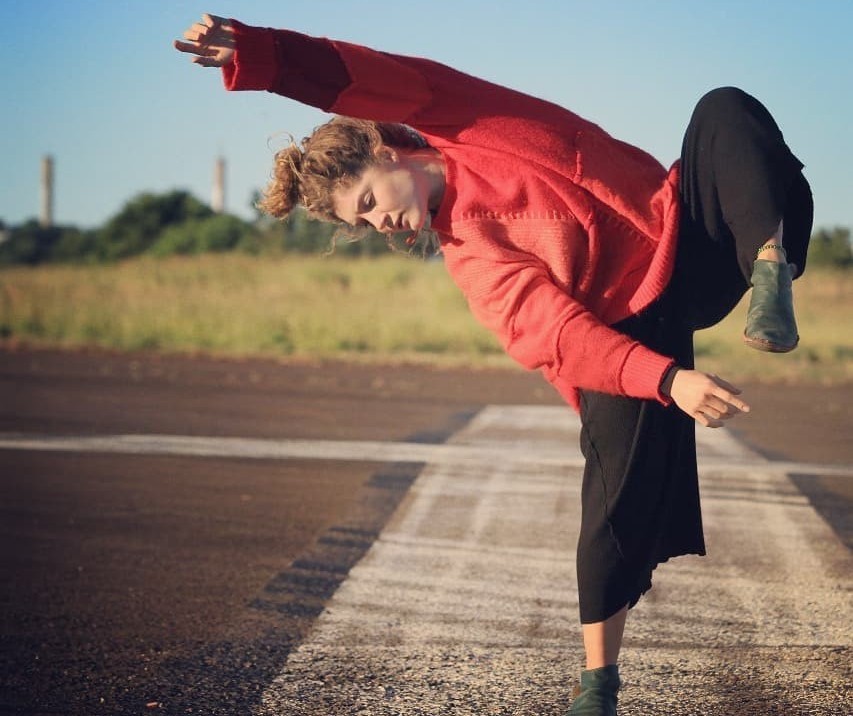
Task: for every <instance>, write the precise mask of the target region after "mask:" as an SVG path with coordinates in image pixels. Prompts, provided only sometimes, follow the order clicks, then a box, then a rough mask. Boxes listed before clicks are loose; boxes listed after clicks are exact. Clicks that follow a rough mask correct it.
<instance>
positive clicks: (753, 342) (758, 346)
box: [743, 334, 800, 353]
mask: <svg viewBox="0 0 853 716" xmlns="http://www.w3.org/2000/svg"><path fill="white" fill-rule="evenodd" d="M743 342H744V343H746V345H748V346H749V347H750V348H755V350H758V351H764V352H765V353H790V352H791V351H792V350H794V348H796V347H797V346H798V345H800V341H799V339H797V342H796V343H794V345H792V346H783V345H780V344H779V343H773V342H772V341H765V340H763V339H761V338H750V337H749V336H747V335H746V334H744V336H743Z"/></svg>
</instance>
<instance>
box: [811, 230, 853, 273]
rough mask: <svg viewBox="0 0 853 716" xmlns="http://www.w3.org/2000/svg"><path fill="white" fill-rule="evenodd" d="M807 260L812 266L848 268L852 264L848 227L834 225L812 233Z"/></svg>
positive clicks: (852, 251)
mask: <svg viewBox="0 0 853 716" xmlns="http://www.w3.org/2000/svg"><path fill="white" fill-rule="evenodd" d="M808 261H809V264H811V265H813V266H835V267H837V268H849V267H850V266H851V264H853V249H851V245H850V229H848V228H845V227H841V226H836V227H835V228H832V229H820V230H818V231H817V232H816V233H814V234H812V238H811V243H810V244H809V256H808Z"/></svg>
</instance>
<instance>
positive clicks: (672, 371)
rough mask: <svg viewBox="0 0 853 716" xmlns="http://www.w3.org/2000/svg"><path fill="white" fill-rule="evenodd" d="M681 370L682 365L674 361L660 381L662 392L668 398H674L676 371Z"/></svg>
mask: <svg viewBox="0 0 853 716" xmlns="http://www.w3.org/2000/svg"><path fill="white" fill-rule="evenodd" d="M680 370H682V368H681V366H679V365H676V364H674V363H673V364H672V365H671V366H670V367H669V369H668V370H667V371H666V373H664V374H663V378H662V379H661V382H660V392H661V394H662V395H665V396H666V397H667V398H672V384H673V382H674V381H675V375H676V373H678V371H680Z"/></svg>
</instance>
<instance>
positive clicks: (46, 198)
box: [39, 154, 53, 229]
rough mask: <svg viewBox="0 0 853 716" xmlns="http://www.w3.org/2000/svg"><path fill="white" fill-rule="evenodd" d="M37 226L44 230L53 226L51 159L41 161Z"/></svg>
mask: <svg viewBox="0 0 853 716" xmlns="http://www.w3.org/2000/svg"><path fill="white" fill-rule="evenodd" d="M39 224H41V226H42V227H43V228H45V229H48V228H50V227H51V226H53V157H52V156H51V155H49V154H48V155H46V156H44V157H42V160H41V214H40V216H39Z"/></svg>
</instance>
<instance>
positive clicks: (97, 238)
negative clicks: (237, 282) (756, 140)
mask: <svg viewBox="0 0 853 716" xmlns="http://www.w3.org/2000/svg"><path fill="white" fill-rule="evenodd" d="M336 232H338V229H337V228H336V227H334V226H333V225H331V224H328V223H325V222H319V221H315V220H313V219H311V218H309V217H308V216H307V214H306V213H305V212H304V211H302V210H301V209H296V210H295V211H294V212H292V213H291V215H290V216H289V217H288V218H287V219H286V220H285V221H275V220H272V219H270V218H269V217H264V216H262V215H260V214H258V215H257V216H256V217H255V219H254V220H253V221H246V220H244V219H241V218H239V217H237V216H235V215H233V214H217V213H215V212H214V211H213V210H212V209H211V208H210V207H209V206H208V205H206V204H204V203H203V202H201V201H199V200H198V199H196V198H195V197H194V196H192V195H191V194H190V193H189V192H186V191H180V190H176V191H171V192H166V193H162V194H153V193H143V194H139V195H138V196H136V197H134V198H132V199H131V200H130V201H128V202H127V203H126V204H125V205H124V206H123V207H122V209H121V210H120V211H119V212H118V213H117V214H116V215H115V216H113V217H112V218H110V219H108V220H107V222H106V223H105V224H104V225H103V226H100V227H98V228H95V229H79V228H77V227H74V226H51V227H43V226H40V224H39V222H38V221H37V220H35V219H31V220H29V221H27V222H24V223H23V224H20V225H17V226H5V225H4V224H3V223H2V222H0V236H2V238H3V240H2V242H0V265H14V264H23V265H36V264H41V263H100V262H110V261H118V260H121V259H126V258H130V257H133V256H140V255H150V256H171V255H177V254H184V255H191V254H201V253H208V252H223V251H242V252H245V253H249V254H273V253H287V252H293V253H325V252H329V251H331V250H334V252H335V253H336V254H338V255H344V256H371V255H375V254H380V253H384V252H386V251H388V246H387V243H386V240H385V238H384V237H383V236H381V235H379V234H378V233H376V232H374V231H370V232H367V233H366V234H365V235H364V236H363V237H361V238H360V239H359V240H358V241H350V240H347V237H345V236H336ZM808 260H809V265H811V266H815V265H821V266H835V267H841V268H849V267H850V266H851V265H853V251H851V242H850V229H849V228H847V227H834V228H829V229H818V230H817V231H816V232H815V233H814V234H813V235H812V240H811V245H810V248H809V257H808Z"/></svg>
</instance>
